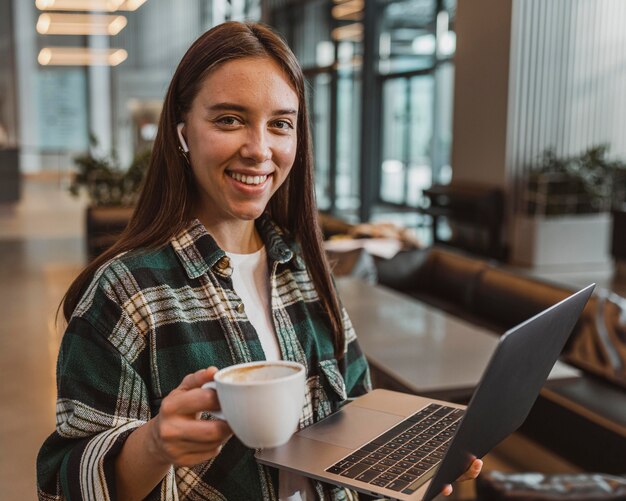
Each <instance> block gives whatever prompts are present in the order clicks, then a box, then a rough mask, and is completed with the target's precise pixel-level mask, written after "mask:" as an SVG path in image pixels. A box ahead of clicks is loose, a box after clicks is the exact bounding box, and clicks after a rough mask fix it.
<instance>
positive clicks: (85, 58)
mask: <svg viewBox="0 0 626 501" xmlns="http://www.w3.org/2000/svg"><path fill="white" fill-rule="evenodd" d="M127 57H128V53H127V52H126V51H125V50H124V49H92V48H86V47H44V48H43V49H41V50H40V51H39V55H38V56H37V61H39V64H41V65H43V66H48V65H50V66H117V65H118V64H120V63H121V62H123V61H125V60H126V58H127Z"/></svg>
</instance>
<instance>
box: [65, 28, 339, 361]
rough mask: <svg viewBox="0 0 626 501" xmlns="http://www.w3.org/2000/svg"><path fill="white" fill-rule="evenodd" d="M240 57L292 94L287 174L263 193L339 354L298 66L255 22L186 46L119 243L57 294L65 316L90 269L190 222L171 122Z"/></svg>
mask: <svg viewBox="0 0 626 501" xmlns="http://www.w3.org/2000/svg"><path fill="white" fill-rule="evenodd" d="M244 57H271V58H272V59H274V60H275V61H276V62H277V63H278V64H279V65H280V66H281V68H282V69H283V71H284V72H285V74H286V75H287V77H288V78H289V79H290V81H291V83H292V85H293V87H294V90H295V91H296V93H297V95H298V101H299V111H298V123H297V137H298V145H297V153H296V159H295V162H294V165H293V167H292V169H291V173H290V174H289V176H288V177H287V179H286V181H285V182H284V183H283V185H282V186H281V187H280V188H279V189H278V190H277V191H276V193H275V194H274V196H273V197H272V198H271V200H270V202H269V204H268V207H267V210H268V212H269V214H270V216H271V217H272V219H273V220H274V221H275V222H276V223H277V224H278V225H279V226H280V227H281V228H283V229H285V230H287V231H288V232H289V233H290V234H291V235H292V236H293V237H294V238H295V239H296V241H297V242H298V243H299V244H300V247H301V249H302V253H303V257H304V259H305V261H306V263H307V265H308V271H309V274H310V275H311V279H312V280H313V283H314V285H315V289H316V290H317V292H318V295H319V297H320V300H321V302H322V305H323V308H324V312H325V314H326V316H327V317H328V321H329V324H330V328H331V331H332V332H333V339H334V347H335V354H336V356H337V357H338V358H341V357H342V356H343V351H344V344H345V333H344V330H343V327H342V321H341V308H340V306H339V302H338V299H337V295H336V293H335V289H334V287H333V283H332V279H331V275H330V269H329V266H328V262H327V261H326V257H325V254H324V250H323V247H322V238H321V232H320V228H319V224H318V216H317V207H316V203H315V191H314V189H315V185H314V181H313V156H312V151H311V134H310V130H309V117H308V111H307V106H306V97H305V82H304V76H303V74H302V69H301V68H300V65H299V63H298V61H297V59H296V57H295V56H294V54H293V53H292V52H291V50H290V49H289V47H288V46H287V44H286V43H285V42H284V41H283V40H282V38H280V36H278V35H277V34H276V33H274V32H273V31H272V30H271V29H270V28H268V27H266V26H264V25H262V24H258V23H238V22H228V23H224V24H221V25H218V26H216V27H214V28H212V29H211V30H209V31H207V32H206V33H204V34H203V35H202V36H200V38H198V39H197V40H196V41H195V42H194V43H193V44H192V45H191V47H190V48H189V49H188V50H187V52H186V53H185V55H184V56H183V58H182V60H181V61H180V63H179V65H178V68H176V72H175V73H174V76H173V77H172V81H171V82H170V86H169V88H168V90H167V94H166V96H165V101H164V103H163V111H162V113H161V118H160V120H159V128H158V132H157V136H156V139H155V143H154V148H153V150H152V156H151V158H150V163H149V166H148V171H147V174H146V178H145V181H144V186H143V189H142V192H141V195H140V197H139V200H138V202H137V206H136V208H135V210H134V212H133V215H132V217H131V219H130V221H129V223H128V226H127V227H126V229H125V230H124V232H123V233H122V235H121V236H120V238H119V240H118V241H117V242H116V243H115V244H114V245H113V246H112V247H111V248H110V249H108V250H107V251H105V252H104V253H103V254H101V255H100V256H98V257H97V258H96V259H94V260H93V261H92V262H91V263H90V264H89V265H87V267H86V268H85V269H84V270H83V271H82V272H81V273H80V275H78V277H77V278H76V280H74V282H73V283H72V285H71V286H70V288H69V289H68V291H67V293H66V295H65V297H64V298H63V302H62V305H63V315H64V316H65V319H66V320H68V321H69V319H70V317H71V315H72V312H73V311H74V309H75V308H76V306H77V304H78V302H79V300H80V298H81V296H82V294H83V292H84V291H85V289H86V287H87V286H88V284H89V283H90V282H91V280H92V279H93V276H94V273H95V272H96V270H97V269H98V268H99V267H100V266H101V265H102V264H104V263H105V262H107V261H108V260H110V259H111V258H113V257H114V256H116V255H118V254H119V253H121V252H125V251H129V250H133V249H139V248H146V249H152V248H158V247H161V246H164V245H166V244H167V243H168V242H169V241H170V239H171V238H172V237H173V236H175V235H176V234H178V233H179V232H180V231H182V230H183V229H185V228H186V227H187V225H188V224H189V222H190V221H191V219H193V215H192V210H193V207H194V201H195V196H196V187H195V182H194V178H193V175H192V171H191V169H190V168H189V167H188V165H187V163H186V160H185V159H184V158H183V157H182V156H181V155H180V153H179V151H178V140H177V136H176V125H177V124H178V123H179V122H181V121H183V117H184V115H185V114H186V113H187V112H188V111H189V109H190V108H191V104H192V102H193V100H194V98H195V97H196V95H197V93H198V92H199V90H200V87H201V85H202V82H203V80H204V79H205V78H206V77H207V75H208V74H209V73H210V72H211V71H213V70H214V69H215V68H216V67H217V66H219V65H221V64H223V63H225V62H227V61H232V60H234V59H239V58H244Z"/></svg>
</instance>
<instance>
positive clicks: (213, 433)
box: [148, 367, 233, 466]
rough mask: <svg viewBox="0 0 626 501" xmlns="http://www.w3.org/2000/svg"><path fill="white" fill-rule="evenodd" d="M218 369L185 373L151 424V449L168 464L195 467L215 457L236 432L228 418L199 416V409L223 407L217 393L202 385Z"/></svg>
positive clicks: (164, 400)
mask: <svg viewBox="0 0 626 501" xmlns="http://www.w3.org/2000/svg"><path fill="white" fill-rule="evenodd" d="M216 372H217V368H216V367H209V368H208V369H202V370H199V371H197V372H194V373H193V374H188V375H187V376H185V378H184V379H183V381H182V382H181V383H180V385H179V386H178V387H177V388H176V389H174V390H172V391H171V392H170V394H169V395H167V396H166V397H165V398H164V399H163V401H162V402H161V409H160V411H159V413H158V414H157V416H156V417H155V418H154V419H152V420H150V422H149V423H148V425H149V426H150V433H149V441H148V448H149V451H150V453H151V454H154V455H155V457H156V458H158V459H159V461H160V462H162V463H163V464H164V465H165V464H167V465H171V464H174V465H176V466H193V465H196V464H198V463H201V462H203V461H206V460H208V459H211V458H212V457H215V456H217V455H218V454H219V452H220V450H221V448H222V445H223V444H224V443H225V442H226V441H227V440H228V439H229V438H230V437H231V435H232V433H233V432H232V430H231V429H230V426H228V423H226V422H225V421H221V420H209V421H207V420H200V419H197V418H196V416H197V414H198V413H199V412H202V411H211V410H218V409H219V408H220V406H219V401H218V399H217V393H216V392H215V391H212V390H203V389H202V388H201V387H202V385H203V384H204V383H207V382H209V381H212V380H213V376H214V374H215V373H216Z"/></svg>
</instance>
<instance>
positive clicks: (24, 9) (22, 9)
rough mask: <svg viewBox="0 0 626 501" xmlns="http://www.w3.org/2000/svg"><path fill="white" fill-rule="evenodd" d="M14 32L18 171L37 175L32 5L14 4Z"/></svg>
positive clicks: (38, 158)
mask: <svg viewBox="0 0 626 501" xmlns="http://www.w3.org/2000/svg"><path fill="white" fill-rule="evenodd" d="M13 22H14V26H15V29H14V30H13V31H14V34H15V52H16V58H15V59H16V61H15V68H16V72H17V79H16V80H17V82H16V84H17V99H18V107H17V109H18V120H19V125H18V145H19V147H20V171H21V172H22V173H27V172H39V171H40V170H41V158H40V156H39V136H38V132H39V127H38V124H37V119H38V110H39V91H38V84H39V81H38V66H37V64H38V63H37V46H36V41H37V38H36V37H37V34H36V32H35V24H36V15H35V6H34V2H24V1H23V0H20V1H18V0H15V1H14V2H13Z"/></svg>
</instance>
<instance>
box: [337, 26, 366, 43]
mask: <svg viewBox="0 0 626 501" xmlns="http://www.w3.org/2000/svg"><path fill="white" fill-rule="evenodd" d="M331 35H332V37H333V40H344V41H348V40H349V41H353V42H360V41H361V40H362V39H363V25H362V24H361V23H352V24H346V25H345V26H340V27H339V28H335V29H334V30H333V31H332V34H331Z"/></svg>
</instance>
